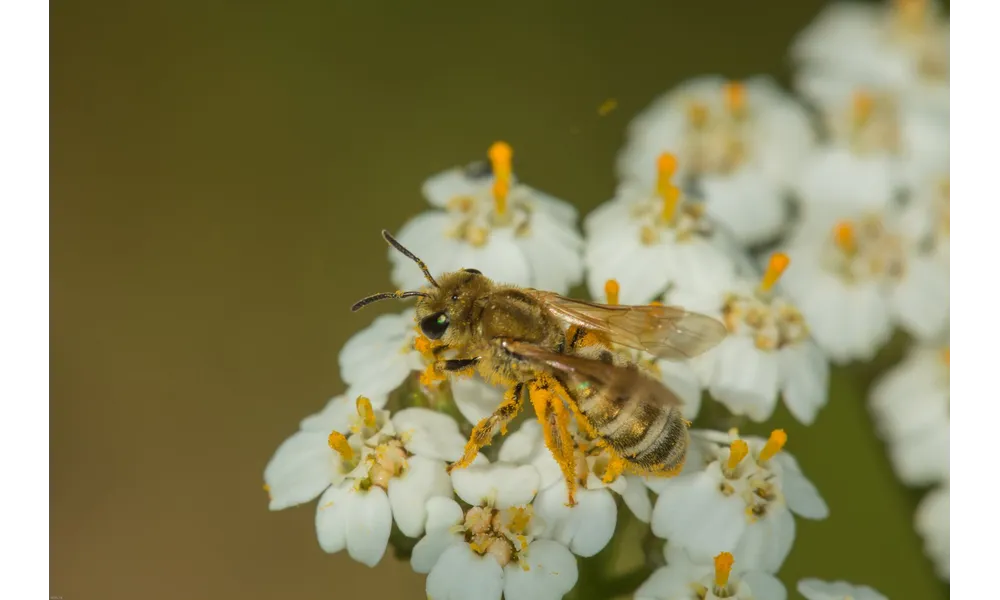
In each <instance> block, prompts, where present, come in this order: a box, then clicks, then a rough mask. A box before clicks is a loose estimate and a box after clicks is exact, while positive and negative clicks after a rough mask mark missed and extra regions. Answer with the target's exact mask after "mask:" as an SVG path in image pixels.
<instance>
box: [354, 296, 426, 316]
mask: <svg viewBox="0 0 1000 600" xmlns="http://www.w3.org/2000/svg"><path fill="white" fill-rule="evenodd" d="M414 296H423V297H425V298H427V297H430V294H428V293H426V292H382V293H381V294H372V295H371V296H368V297H367V298H362V299H361V300H358V301H357V302H355V303H354V306H352V307H351V312H357V311H359V310H361V309H362V308H364V307H366V306H368V305H369V304H371V303H372V302H378V301H379V300H389V299H391V298H412V297H414Z"/></svg>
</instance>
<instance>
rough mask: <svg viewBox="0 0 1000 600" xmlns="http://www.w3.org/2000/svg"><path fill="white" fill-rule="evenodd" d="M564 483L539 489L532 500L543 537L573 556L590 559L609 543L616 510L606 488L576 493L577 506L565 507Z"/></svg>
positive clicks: (616, 517)
mask: <svg viewBox="0 0 1000 600" xmlns="http://www.w3.org/2000/svg"><path fill="white" fill-rule="evenodd" d="M566 498H567V493H566V484H565V483H559V484H556V485H553V486H552V487H549V488H548V489H545V490H542V491H541V492H539V494H538V498H537V499H536V500H535V510H536V511H537V514H538V517H539V518H541V519H542V521H543V522H544V523H545V536H546V537H550V538H553V539H555V540H556V541H558V542H559V543H561V544H563V545H564V546H568V547H569V549H570V550H572V551H573V554H576V555H577V556H583V557H588V556H593V555H595V554H597V553H598V552H600V551H601V550H602V549H603V548H604V546H606V545H607V544H608V542H609V541H611V536H613V535H614V533H615V523H616V522H617V520H618V509H617V507H616V506H615V499H614V498H613V497H612V496H611V492H609V491H608V490H606V489H598V490H577V493H576V501H577V504H576V505H575V506H573V507H569V506H566Z"/></svg>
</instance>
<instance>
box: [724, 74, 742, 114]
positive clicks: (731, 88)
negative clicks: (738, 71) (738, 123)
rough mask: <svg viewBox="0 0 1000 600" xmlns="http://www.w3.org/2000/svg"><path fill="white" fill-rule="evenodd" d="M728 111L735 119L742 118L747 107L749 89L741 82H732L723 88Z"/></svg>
mask: <svg viewBox="0 0 1000 600" xmlns="http://www.w3.org/2000/svg"><path fill="white" fill-rule="evenodd" d="M722 93H723V94H724V95H725V97H726V109H727V110H728V111H729V113H730V114H732V115H733V116H735V117H739V116H742V115H743V113H744V112H745V111H746V107H747V88H746V86H745V85H743V84H742V83H740V82H739V81H730V82H729V83H727V84H726V85H724V86H723V88H722Z"/></svg>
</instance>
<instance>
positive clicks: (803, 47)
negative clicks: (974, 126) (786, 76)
mask: <svg viewBox="0 0 1000 600" xmlns="http://www.w3.org/2000/svg"><path fill="white" fill-rule="evenodd" d="M942 13H943V11H942V10H941V7H940V5H939V3H938V2H935V1H934V0H897V1H891V2H884V3H883V5H881V6H876V5H871V4H868V3H860V2H837V3H834V4H831V5H829V6H828V7H827V8H826V9H824V10H823V12H821V13H820V15H819V16H818V17H816V19H815V20H814V21H813V23H811V24H810V25H809V26H808V27H807V28H806V29H805V30H804V31H802V32H801V33H800V34H799V36H798V38H797V39H796V40H795V41H794V43H793V45H792V56H793V58H794V59H795V60H796V61H797V62H798V63H799V66H800V68H804V69H810V70H821V71H827V72H836V73H838V74H840V75H841V76H843V77H847V78H851V79H855V80H862V81H882V82H885V84H886V85H888V86H890V87H891V88H892V89H893V90H895V91H896V92H898V93H900V94H902V95H906V96H910V97H912V98H913V99H915V100H920V101H921V102H922V103H923V106H924V107H925V108H926V109H928V110H933V111H935V112H938V113H939V114H947V112H948V107H949V94H948V79H949V60H950V57H949V41H950V34H949V26H948V19H947V17H946V16H944V15H943V14H942Z"/></svg>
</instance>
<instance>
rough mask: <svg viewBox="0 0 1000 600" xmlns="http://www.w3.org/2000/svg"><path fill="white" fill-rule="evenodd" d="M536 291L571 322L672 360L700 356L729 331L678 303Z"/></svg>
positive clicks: (544, 303) (618, 342)
mask: <svg viewBox="0 0 1000 600" xmlns="http://www.w3.org/2000/svg"><path fill="white" fill-rule="evenodd" d="M532 293H534V294H535V296H536V297H537V298H538V300H539V301H540V302H542V304H543V305H545V307H546V308H548V310H549V312H550V313H552V314H553V315H555V316H556V317H558V318H559V319H562V320H563V321H565V322H567V323H570V324H573V325H577V326H579V327H584V328H586V329H589V330H591V331H596V332H599V333H603V334H604V335H606V336H608V338H610V340H611V341H612V342H614V343H616V344H621V345H622V346H628V347H629V348H635V349H636V350H644V351H646V352H649V353H650V354H652V355H654V356H657V357H659V358H665V359H668V360H684V359H687V358H693V357H695V356H698V355H699V354H702V353H704V352H706V351H708V350H710V349H712V348H714V347H715V346H716V345H717V344H718V343H719V342H721V341H722V340H723V339H724V338H725V337H726V334H727V333H728V332H727V330H726V326H725V325H723V324H722V322H721V321H719V320H718V319H714V318H712V317H709V316H708V315H703V314H699V313H696V312H690V311H687V310H684V309H683V308H680V307H678V306H659V305H653V304H650V305H612V304H598V303H596V302H586V301H584V300H574V299H572V298H566V297H565V296H560V295H559V294H556V293H553V292H542V291H538V290H532Z"/></svg>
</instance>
